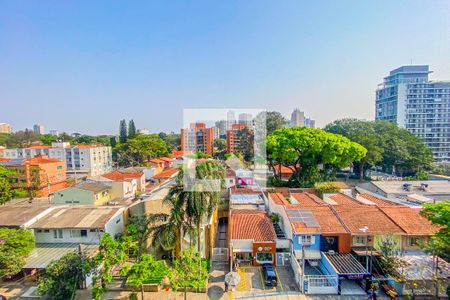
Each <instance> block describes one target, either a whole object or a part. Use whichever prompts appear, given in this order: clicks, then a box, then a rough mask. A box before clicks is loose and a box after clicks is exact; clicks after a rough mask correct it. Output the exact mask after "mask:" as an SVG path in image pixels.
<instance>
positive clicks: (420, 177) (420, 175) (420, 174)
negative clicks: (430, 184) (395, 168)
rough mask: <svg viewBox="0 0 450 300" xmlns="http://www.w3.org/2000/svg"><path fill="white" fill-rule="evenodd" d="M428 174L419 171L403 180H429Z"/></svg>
mask: <svg viewBox="0 0 450 300" xmlns="http://www.w3.org/2000/svg"><path fill="white" fill-rule="evenodd" d="M428 178H429V176H428V172H426V171H424V170H419V171H417V172H416V174H414V176H406V177H404V178H403V180H428Z"/></svg>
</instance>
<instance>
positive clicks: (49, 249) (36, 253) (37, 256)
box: [22, 243, 98, 269]
mask: <svg viewBox="0 0 450 300" xmlns="http://www.w3.org/2000/svg"><path fill="white" fill-rule="evenodd" d="M79 246H80V245H79V244H69V243H54V244H52V243H47V244H36V247H35V248H34V249H33V250H32V251H31V254H30V255H29V256H28V257H27V258H26V259H25V265H24V266H23V267H22V268H23V269H45V268H47V266H48V265H49V264H51V263H52V262H53V261H55V260H58V259H60V258H61V257H63V256H64V255H66V254H67V253H69V252H78V251H79ZM97 250H98V245H81V251H83V252H84V253H86V254H87V255H88V256H92V255H93V254H94V253H95V252H96V251H97Z"/></svg>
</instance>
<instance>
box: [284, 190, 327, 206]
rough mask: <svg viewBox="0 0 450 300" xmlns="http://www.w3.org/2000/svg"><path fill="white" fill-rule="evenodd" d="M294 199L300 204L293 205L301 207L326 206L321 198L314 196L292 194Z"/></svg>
mask: <svg viewBox="0 0 450 300" xmlns="http://www.w3.org/2000/svg"><path fill="white" fill-rule="evenodd" d="M291 196H292V197H294V199H295V200H297V201H298V202H299V203H298V204H293V205H300V206H303V207H305V206H322V205H326V203H325V202H324V201H323V200H322V199H320V198H319V197H317V196H316V195H314V194H309V193H292V194H291Z"/></svg>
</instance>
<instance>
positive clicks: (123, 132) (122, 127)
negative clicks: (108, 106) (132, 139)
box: [119, 119, 128, 143]
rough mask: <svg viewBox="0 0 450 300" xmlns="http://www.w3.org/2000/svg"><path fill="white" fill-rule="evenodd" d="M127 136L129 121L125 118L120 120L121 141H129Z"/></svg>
mask: <svg viewBox="0 0 450 300" xmlns="http://www.w3.org/2000/svg"><path fill="white" fill-rule="evenodd" d="M127 137H128V130H127V122H126V121H125V119H124V120H121V121H120V127H119V141H120V142H121V143H125V142H126V141H127Z"/></svg>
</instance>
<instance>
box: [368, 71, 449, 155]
mask: <svg viewBox="0 0 450 300" xmlns="http://www.w3.org/2000/svg"><path fill="white" fill-rule="evenodd" d="M430 73H431V71H430V70H429V66H428V65H410V66H402V67H400V68H397V69H395V70H393V71H391V72H390V73H389V76H386V77H385V78H384V80H383V83H381V84H379V85H378V88H377V91H376V100H375V110H376V111H375V118H376V119H377V120H386V121H390V122H394V123H396V124H397V125H398V126H399V127H402V128H406V129H408V130H409V131H410V132H411V133H413V134H414V135H416V136H417V137H419V138H421V139H422V140H423V141H424V143H425V144H426V145H427V146H428V147H429V148H430V150H431V151H432V152H433V156H434V158H435V160H436V162H438V163H449V162H450V81H446V82H444V81H430V80H429V79H428V75H429V74H430Z"/></svg>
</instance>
